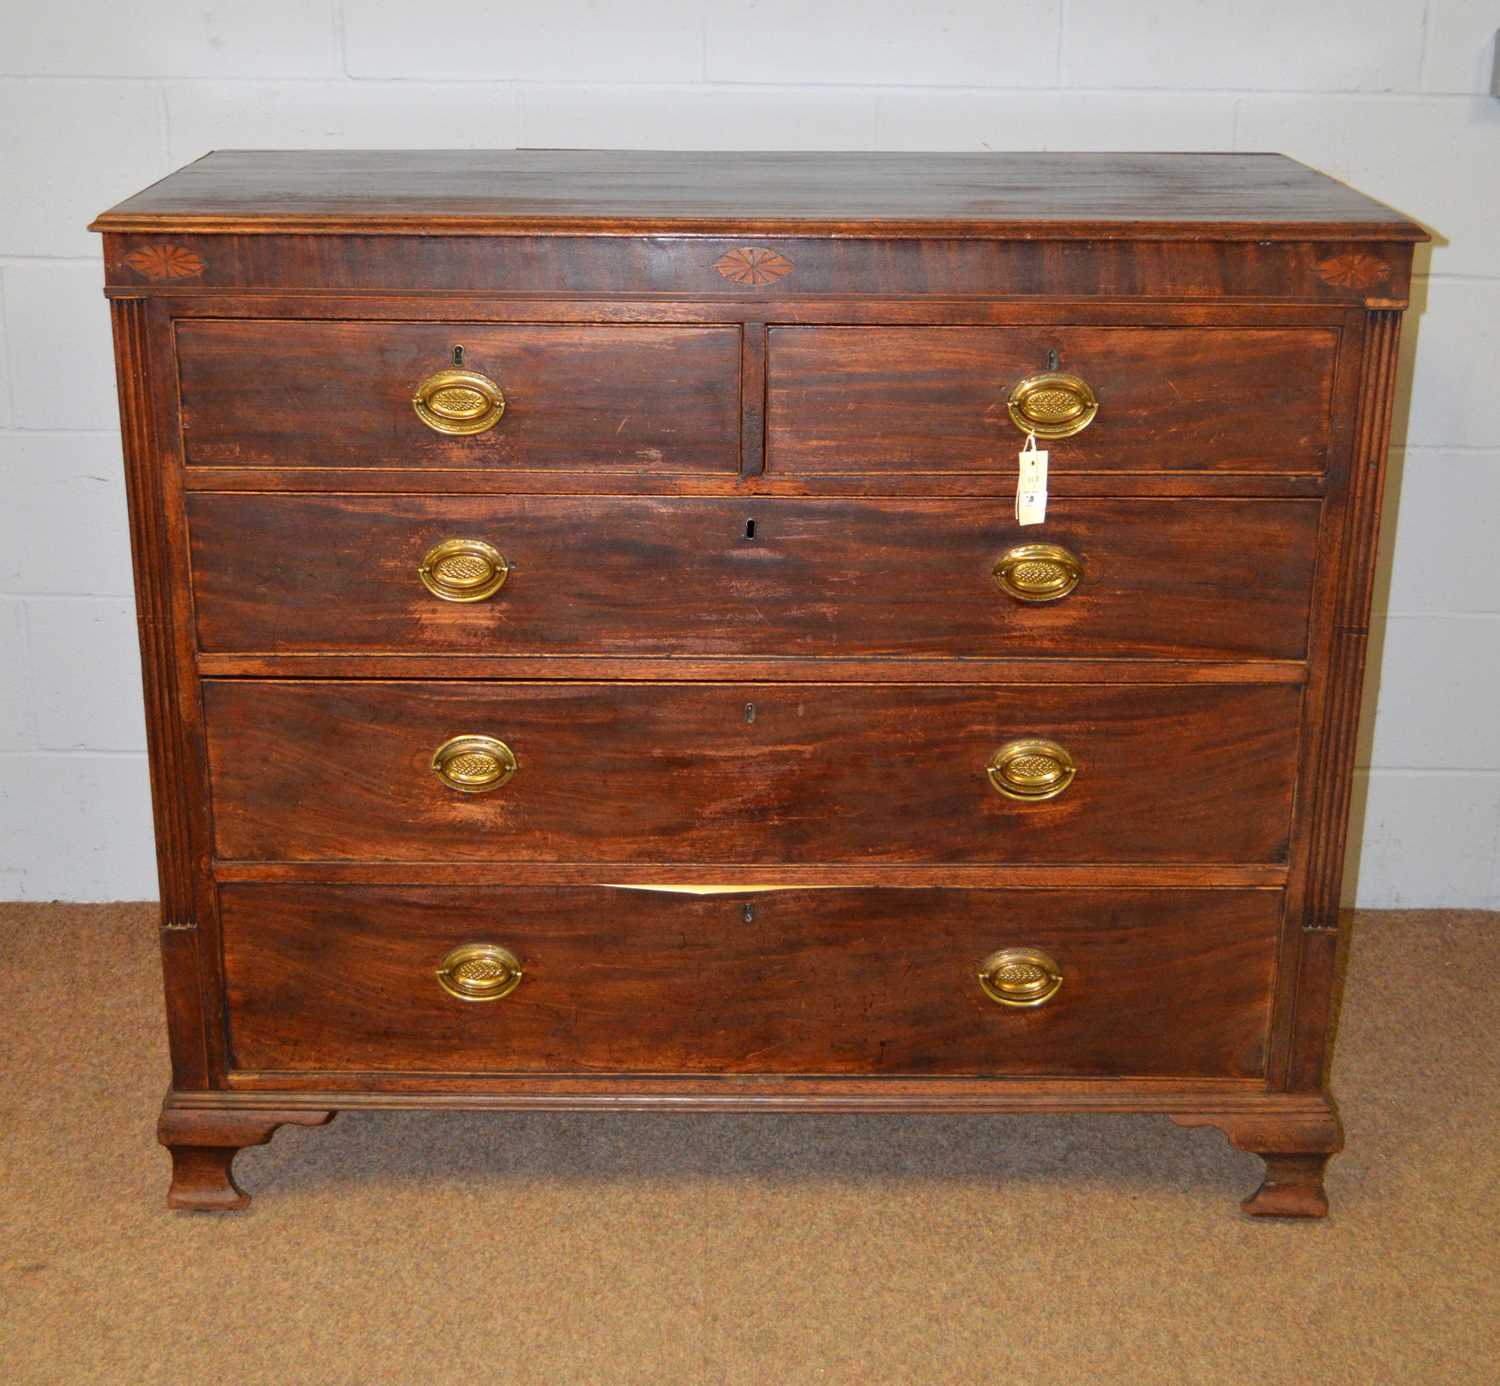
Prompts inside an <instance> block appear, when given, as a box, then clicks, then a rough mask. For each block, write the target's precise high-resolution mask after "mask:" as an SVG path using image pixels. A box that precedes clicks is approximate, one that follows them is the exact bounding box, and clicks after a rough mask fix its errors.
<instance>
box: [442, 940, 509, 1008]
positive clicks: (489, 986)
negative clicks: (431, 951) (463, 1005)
mask: <svg viewBox="0 0 1500 1386" xmlns="http://www.w3.org/2000/svg"><path fill="white" fill-rule="evenodd" d="M437 979H438V983H439V985H441V987H442V988H443V990H444V991H446V992H447V993H448V995H449V996H456V997H457V998H458V999H459V1000H460V1001H498V1000H499V999H500V998H501V997H502V996H509V995H510V994H511V992H513V991H514V990H515V989H516V988H517V987H518V986H520V985H521V960H520V959H519V958H518V957H516V955H515V954H514V953H512V952H511V951H510V949H509V948H502V947H501V946H500V945H499V944H498V943H463V944H460V945H459V946H458V947H457V948H455V949H454V950H453V951H452V952H451V953H449V954H448V956H447V957H446V958H444V959H443V961H442V963H441V964H440V965H439V966H438V970H437Z"/></svg>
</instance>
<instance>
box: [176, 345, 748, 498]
mask: <svg viewBox="0 0 1500 1386" xmlns="http://www.w3.org/2000/svg"><path fill="white" fill-rule="evenodd" d="M460 348H461V349H462V350H461V351H460V350H459V349H460ZM460 356H461V358H462V359H461V361H460V360H458V359H456V358H458V357H460ZM177 357H178V368H179V372H180V376H181V388H182V437H183V452H184V456H185V457H186V459H187V462H188V465H189V466H199V467H433V468H456V467H491V466H500V467H506V468H510V469H515V470H548V471H557V470H584V471H598V470H603V471H624V472H638V473H645V472H734V471H737V470H738V469H739V406H740V332H739V329H738V328H737V327H669V326H644V325H643V326H624V327H621V326H613V325H608V324H602V323H601V324H590V323H585V324H566V323H526V324H516V325H497V324H494V323H380V322H309V321H295V322H293V321H278V320H263V319H253V320H243V321H223V322H220V321H204V322H184V323H181V324H180V325H179V326H178V329H177Z"/></svg>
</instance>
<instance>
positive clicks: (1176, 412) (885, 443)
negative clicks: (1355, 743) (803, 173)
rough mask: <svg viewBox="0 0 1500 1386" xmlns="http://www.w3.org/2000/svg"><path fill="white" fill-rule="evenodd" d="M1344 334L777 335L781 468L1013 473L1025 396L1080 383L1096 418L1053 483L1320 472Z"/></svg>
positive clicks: (929, 330)
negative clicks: (1022, 392) (1032, 383)
mask: <svg viewBox="0 0 1500 1386" xmlns="http://www.w3.org/2000/svg"><path fill="white" fill-rule="evenodd" d="M1337 343H1338V335H1337V333H1335V332H1333V331H1330V330H1325V329H1305V328H1299V329H1286V328H1220V327H1056V328H1053V327H777V328H773V329H772V330H771V333H770V356H769V377H768V383H767V395H766V409H767V412H766V437H767V466H768V470H769V471H771V472H773V473H775V472H872V471H873V472H993V471H1014V470H1015V468H1016V454H1017V452H1018V451H1019V449H1020V447H1021V446H1022V444H1023V443H1024V442H1025V438H1026V434H1025V432H1024V431H1022V430H1021V429H1018V428H1017V426H1016V424H1015V423H1013V422H1012V419H1011V415H1010V411H1009V408H1008V401H1009V398H1010V395H1011V391H1012V388H1013V387H1014V386H1015V385H1017V384H1018V383H1019V382H1021V381H1022V380H1024V379H1027V378H1029V377H1032V376H1034V375H1037V374H1040V373H1043V372H1045V371H1046V370H1047V364H1048V353H1049V352H1052V351H1055V352H1057V353H1058V362H1059V369H1060V370H1061V371H1063V372H1066V373H1068V374H1071V375H1075V376H1077V377H1080V378H1081V379H1083V380H1084V381H1085V382H1086V383H1087V384H1088V385H1089V386H1090V387H1091V388H1092V390H1093V392H1094V394H1095V396H1096V397H1097V400H1098V406H1099V407H1098V413H1097V414H1096V415H1095V416H1094V418H1093V421H1092V422H1091V423H1089V424H1088V425H1087V426H1086V427H1085V428H1084V429H1083V430H1082V431H1081V432H1078V433H1075V434H1073V435H1072V436H1071V437H1065V438H1058V439H1056V440H1053V441H1052V442H1051V443H1050V445H1049V443H1048V442H1047V441H1046V440H1042V441H1041V444H1040V445H1041V446H1043V447H1049V450H1050V452H1051V455H1052V456H1051V464H1052V469H1053V473H1054V475H1055V476H1057V477H1066V475H1067V474H1068V473H1069V472H1070V471H1073V472H1282V473H1285V472H1318V471H1321V470H1322V469H1323V467H1324V465H1325V463H1326V461H1327V456H1328V446H1329V426H1330V405H1331V399H1332V390H1333V368H1334V359H1335V354H1336V347H1337Z"/></svg>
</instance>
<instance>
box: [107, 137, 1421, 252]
mask: <svg viewBox="0 0 1500 1386" xmlns="http://www.w3.org/2000/svg"><path fill="white" fill-rule="evenodd" d="M601 225H603V226H605V227H607V228H608V229H609V230H611V231H612V232H614V233H615V234H649V233H650V232H653V231H663V230H692V231H696V232H710V231H713V230H715V229H724V230H728V231H730V232H731V233H732V234H735V235H748V234H754V233H756V232H758V231H762V230H770V231H778V230H779V231H785V230H787V229H789V228H791V227H796V228H798V229H801V230H803V231H817V232H819V233H823V234H827V233H837V234H840V235H864V236H868V235H894V234H908V235H918V236H924V237H930V236H940V235H941V234H942V233H943V232H944V230H945V229H948V228H952V227H954V226H959V225H961V226H963V227H964V228H965V229H966V230H967V231H969V232H970V233H971V234H975V235H988V236H1018V237H1021V238H1024V239H1030V238H1033V237H1035V236H1037V235H1039V234H1049V235H1053V236H1059V237H1071V238H1077V239H1084V240H1092V239H1096V238H1100V237H1104V238H1111V237H1117V236H1134V237H1138V238H1141V239H1147V240H1150V239H1157V238H1171V239H1189V240H1193V239H1199V238H1203V237H1213V236H1217V237H1224V238H1230V239H1235V240H1251V241H1255V240H1277V239H1289V238H1290V239H1316V238H1318V237H1319V236H1320V235H1328V234H1332V235H1334V236H1336V237H1338V238H1340V239H1343V240H1424V239H1426V233H1425V232H1424V231H1423V230H1422V229H1421V228H1420V227H1419V226H1416V225H1415V224H1414V223H1412V222H1410V221H1408V220H1407V219H1406V218H1404V217H1402V216H1400V215H1398V214H1397V213H1395V212H1393V211H1392V210H1391V209H1390V208H1389V207H1386V206H1383V205H1382V204H1381V203H1378V202H1375V201H1373V200H1372V199H1371V198H1368V197H1365V196H1363V195H1362V194H1360V193H1358V192H1355V191H1354V190H1353V189H1352V188H1349V187H1347V186H1346V185H1344V184H1342V183H1339V182H1337V181H1335V180H1334V179H1332V178H1327V177H1324V176H1323V175H1322V174H1319V173H1315V172H1314V171H1313V170H1312V169H1309V168H1306V167H1304V166H1303V165H1301V164H1298V163H1294V162H1293V161H1292V160H1290V159H1287V158H1284V157H1282V156H1281V155H1277V154H1071V153H1053V154H1021V153H1002V154H989V153H986V154H977V153H964V154H944V153H928V152H924V153H908V154H896V153H858V154H856V153H839V154H816V153H775V154H770V153H725V152H722V151H715V152H713V153H676V152H653V151H634V150H632V151H624V150H556V149H552V150H483V149H467V150H453V149H447V150H433V149H424V150H347V149H341V150H277V151H263V150H220V151H217V152H215V153H213V154H210V155H208V156H206V157H205V158H202V159H199V160H198V161H197V162H196V163H193V164H190V165H188V166H187V167H186V168H184V169H179V170H178V171H177V172H176V173H174V174H173V175H172V176H171V177H169V178H165V179H162V180H161V181H160V182H157V183H154V184H152V185H151V187H149V188H147V189H146V190H145V191H143V192H140V193H137V194H136V195H135V196H134V197H132V198H129V199H127V200H126V201H125V202H122V203H120V204H119V206H117V207H115V208H113V209H112V210H111V211H109V212H106V213H104V214H102V215H101V216H100V217H98V218H97V219H96V221H95V222H94V224H93V229H94V230H99V231H106V230H108V231H119V230H142V229H153V230H156V229H171V230H173V231H187V230H193V229H208V228H211V229H214V230H229V229H236V228H241V227H264V228H268V229H276V230H296V231H302V232H306V233H310V234H315V233H319V232H324V233H327V232H334V233H340V232H348V231H359V230H368V229H372V228H376V229H386V230H389V229H406V230H417V231H420V232H422V233H425V234H433V233H440V232H442V231H445V230H450V229H454V230H462V231H469V232H473V231H478V230H482V231H486V232H500V233H504V232H528V231H534V230H538V229H542V230H547V231H554V232H566V231H571V230H585V231H594V230H598V229H599V228H600V227H601Z"/></svg>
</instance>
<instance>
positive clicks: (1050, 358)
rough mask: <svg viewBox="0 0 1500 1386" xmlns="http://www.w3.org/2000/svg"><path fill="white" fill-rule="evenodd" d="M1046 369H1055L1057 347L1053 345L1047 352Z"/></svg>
mask: <svg viewBox="0 0 1500 1386" xmlns="http://www.w3.org/2000/svg"><path fill="white" fill-rule="evenodd" d="M1047 369H1048V370H1049V371H1055V370H1056V369H1057V348H1056V347H1053V348H1052V349H1051V350H1050V351H1049V352H1048V353H1047Z"/></svg>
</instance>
